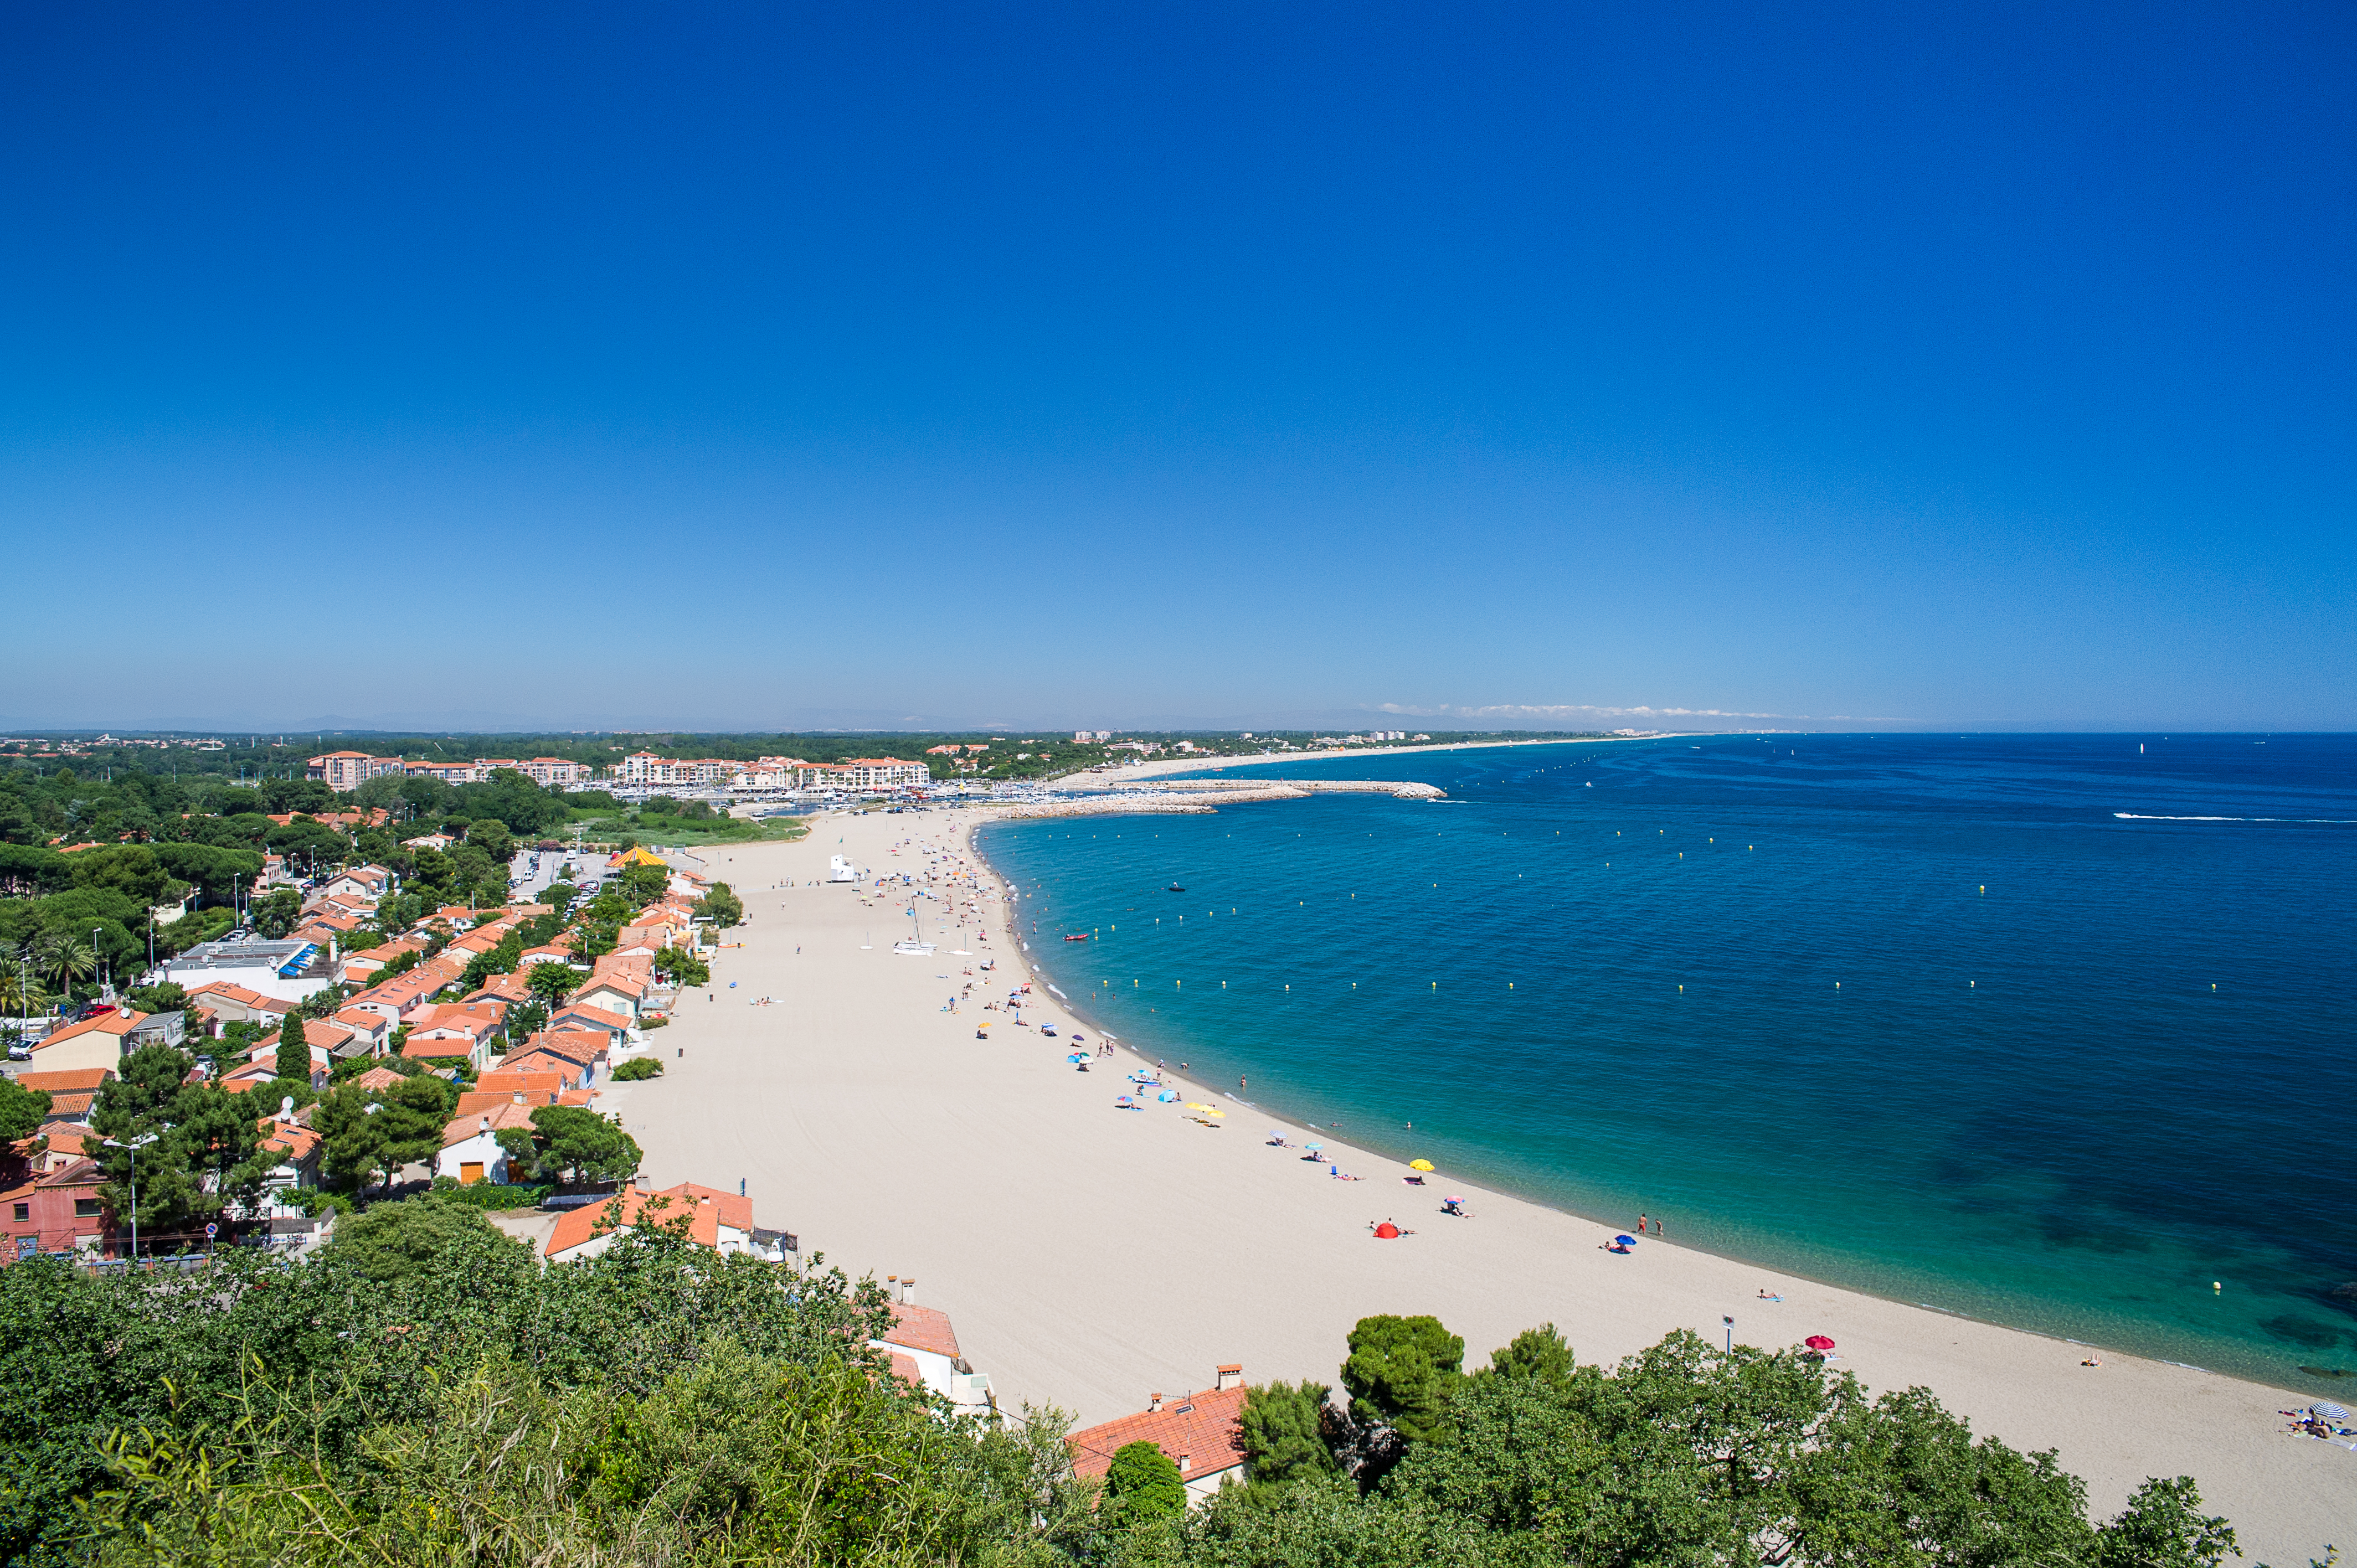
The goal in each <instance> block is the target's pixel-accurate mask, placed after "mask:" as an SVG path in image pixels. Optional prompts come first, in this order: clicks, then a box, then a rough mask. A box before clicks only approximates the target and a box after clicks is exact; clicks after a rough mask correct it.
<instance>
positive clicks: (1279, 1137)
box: [1268, 1128, 1285, 1144]
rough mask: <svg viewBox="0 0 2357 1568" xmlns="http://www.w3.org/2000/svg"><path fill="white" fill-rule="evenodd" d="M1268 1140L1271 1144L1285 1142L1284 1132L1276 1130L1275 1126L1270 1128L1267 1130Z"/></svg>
mask: <svg viewBox="0 0 2357 1568" xmlns="http://www.w3.org/2000/svg"><path fill="white" fill-rule="evenodd" d="M1268 1141H1269V1142H1270V1143H1272V1144H1282V1143H1284V1142H1285V1134H1284V1133H1280V1132H1277V1131H1276V1130H1275V1128H1271V1129H1270V1130H1269V1134H1268Z"/></svg>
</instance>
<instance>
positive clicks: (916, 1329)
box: [884, 1301, 958, 1360]
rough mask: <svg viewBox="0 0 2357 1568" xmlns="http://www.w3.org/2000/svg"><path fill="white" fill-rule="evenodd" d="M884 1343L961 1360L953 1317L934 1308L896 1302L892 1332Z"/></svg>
mask: <svg viewBox="0 0 2357 1568" xmlns="http://www.w3.org/2000/svg"><path fill="white" fill-rule="evenodd" d="M884 1343H886V1344H887V1345H905V1346H907V1347H908V1348H909V1349H911V1350H930V1351H931V1352H932V1353H933V1354H934V1355H936V1356H947V1357H949V1358H950V1359H952V1360H955V1359H957V1356H958V1342H957V1335H956V1334H955V1333H954V1332H953V1331H952V1329H951V1327H950V1315H949V1314H948V1313H946V1312H942V1311H941V1310H939V1309H938V1308H935V1307H931V1306H910V1305H907V1304H906V1303H903V1302H897V1301H896V1302H894V1303H893V1304H892V1331H891V1332H890V1333H889V1334H887V1335H886V1336H884Z"/></svg>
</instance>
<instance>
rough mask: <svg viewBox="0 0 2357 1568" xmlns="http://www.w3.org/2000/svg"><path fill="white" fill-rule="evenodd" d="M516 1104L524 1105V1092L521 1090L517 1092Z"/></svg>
mask: <svg viewBox="0 0 2357 1568" xmlns="http://www.w3.org/2000/svg"><path fill="white" fill-rule="evenodd" d="M515 1102H516V1103H517V1104H518V1105H522V1103H523V1090H521V1089H519V1090H516V1091H515Z"/></svg>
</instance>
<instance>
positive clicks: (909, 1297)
mask: <svg viewBox="0 0 2357 1568" xmlns="http://www.w3.org/2000/svg"><path fill="white" fill-rule="evenodd" d="M900 1300H901V1301H902V1302H903V1303H905V1304H906V1305H909V1306H914V1305H917V1276H916V1275H914V1274H910V1275H909V1277H908V1278H907V1279H905V1280H902V1281H901V1282H900Z"/></svg>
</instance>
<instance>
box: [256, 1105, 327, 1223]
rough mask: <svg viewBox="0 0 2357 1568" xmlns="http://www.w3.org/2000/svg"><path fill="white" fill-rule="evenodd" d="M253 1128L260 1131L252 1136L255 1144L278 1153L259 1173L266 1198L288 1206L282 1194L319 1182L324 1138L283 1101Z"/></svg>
mask: <svg viewBox="0 0 2357 1568" xmlns="http://www.w3.org/2000/svg"><path fill="white" fill-rule="evenodd" d="M255 1131H256V1132H258V1133H260V1134H261V1136H260V1137H258V1138H256V1139H255V1140H254V1144H255V1147H256V1148H257V1149H258V1150H259V1151H260V1152H261V1153H263V1154H264V1155H275V1156H277V1159H276V1163H275V1164H274V1165H272V1166H271V1167H270V1168H269V1169H268V1170H266V1171H264V1172H263V1173H262V1192H263V1197H264V1201H265V1202H267V1203H269V1204H271V1205H273V1206H274V1207H277V1208H286V1207H290V1206H289V1205H287V1203H286V1201H285V1198H284V1197H282V1196H281V1195H282V1194H285V1193H288V1192H293V1191H296V1190H298V1189H300V1188H303V1187H317V1186H318V1185H319V1163H320V1159H321V1156H322V1155H325V1154H326V1152H327V1140H326V1139H325V1138H323V1137H321V1136H320V1135H319V1134H318V1133H315V1132H313V1131H312V1130H311V1129H310V1128H308V1127H307V1126H305V1125H304V1124H303V1123H302V1122H301V1121H300V1120H299V1119H297V1118H296V1115H295V1113H294V1112H292V1111H290V1110H288V1109H287V1108H286V1105H285V1102H284V1101H281V1102H280V1105H279V1107H278V1110H277V1112H276V1113H275V1114H274V1115H269V1116H265V1117H264V1118H263V1119H262V1120H261V1122H258V1123H257V1124H256V1126H255Z"/></svg>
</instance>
